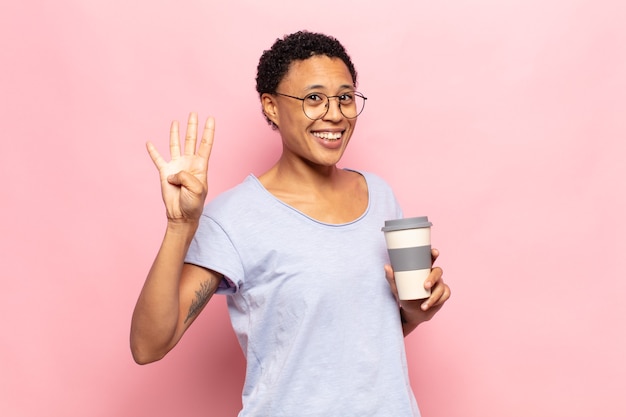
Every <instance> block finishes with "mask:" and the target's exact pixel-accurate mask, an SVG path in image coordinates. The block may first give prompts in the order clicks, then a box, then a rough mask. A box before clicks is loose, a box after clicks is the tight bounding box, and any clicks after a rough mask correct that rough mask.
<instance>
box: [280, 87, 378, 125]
mask: <svg viewBox="0 0 626 417" xmlns="http://www.w3.org/2000/svg"><path fill="white" fill-rule="evenodd" d="M274 94H277V95H279V96H284V97H289V98H294V99H296V100H300V101H301V102H302V111H304V115H305V116H306V117H308V118H309V119H311V120H319V119H321V118H322V117H324V116H326V113H328V109H329V108H330V99H331V98H336V99H337V104H338V105H339V111H340V112H341V114H343V116H344V117H345V118H347V119H355V118H356V117H357V116H358V115H359V114H361V112H362V111H363V109H364V108H365V100H367V97H365V96H364V95H363V94H361V93H359V92H356V91H351V92H348V93H343V94H339V95H338V96H327V95H326V94H323V93H311V94H307V95H306V96H304V97H295V96H290V95H289V94H283V93H276V92H275V93H274Z"/></svg>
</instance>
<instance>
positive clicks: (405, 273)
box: [382, 216, 432, 300]
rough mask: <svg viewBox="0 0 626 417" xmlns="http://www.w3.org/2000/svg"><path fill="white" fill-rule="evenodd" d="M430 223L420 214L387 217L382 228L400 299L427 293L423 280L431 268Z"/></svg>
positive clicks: (422, 295)
mask: <svg viewBox="0 0 626 417" xmlns="http://www.w3.org/2000/svg"><path fill="white" fill-rule="evenodd" d="M431 226H432V223H431V222H429V221H428V217H426V216H422V217H410V218H405V219H395V220H387V221H385V227H383V228H382V230H383V232H384V233H385V241H386V242H387V252H388V253H389V261H390V263H391V267H392V268H393V271H394V276H395V279H396V287H397V288H398V297H399V298H400V299H401V300H419V299H423V298H428V297H429V296H430V290H429V289H428V290H427V289H426V288H424V282H425V281H426V278H427V277H428V275H429V274H430V270H431V268H432V257H431V249H430V248H431V246H430V227H431Z"/></svg>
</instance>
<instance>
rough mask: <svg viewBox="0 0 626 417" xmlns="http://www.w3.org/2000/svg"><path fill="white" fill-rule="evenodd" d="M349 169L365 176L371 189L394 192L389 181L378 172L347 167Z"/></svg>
mask: <svg viewBox="0 0 626 417" xmlns="http://www.w3.org/2000/svg"><path fill="white" fill-rule="evenodd" d="M347 170H348V171H353V172H355V173H357V174H360V175H362V176H363V178H365V182H366V183H367V187H368V188H369V190H370V192H371V191H386V192H393V191H392V189H391V186H390V185H389V183H388V182H387V181H386V180H385V179H383V178H382V177H381V176H379V175H378V174H374V173H372V172H369V171H361V170H356V169H347Z"/></svg>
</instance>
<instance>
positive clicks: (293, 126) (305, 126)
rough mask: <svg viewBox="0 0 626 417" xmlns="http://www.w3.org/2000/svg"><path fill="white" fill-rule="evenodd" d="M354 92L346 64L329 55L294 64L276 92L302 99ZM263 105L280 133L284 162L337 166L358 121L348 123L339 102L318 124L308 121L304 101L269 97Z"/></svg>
mask: <svg viewBox="0 0 626 417" xmlns="http://www.w3.org/2000/svg"><path fill="white" fill-rule="evenodd" d="M351 91H354V85H353V80H352V76H351V75H350V71H349V70H348V67H347V66H346V64H344V63H343V61H342V60H341V59H339V58H329V57H327V56H325V55H318V56H313V57H311V58H308V59H306V60H303V61H294V62H293V63H292V64H291V66H290V67H289V71H288V72H287V74H286V75H285V77H284V78H283V79H282V81H281V82H280V84H278V88H277V89H276V92H277V93H281V94H288V95H290V96H294V97H301V98H303V97H304V96H306V95H308V94H311V93H323V94H325V95H326V96H337V95H340V94H342V93H346V92H351ZM263 105H264V109H265V111H266V113H269V114H268V116H269V117H270V119H272V121H273V122H274V123H275V124H276V125H277V126H278V129H279V131H280V135H281V138H282V141H283V155H282V158H283V159H285V158H288V159H293V160H304V161H305V162H306V163H308V164H311V163H312V164H314V165H320V166H334V165H335V164H337V162H339V160H340V159H341V156H342V155H343V153H344V151H345V149H346V147H347V146H348V142H349V141H350V137H351V136H352V132H353V130H354V127H355V126H356V119H347V118H346V117H345V116H344V115H343V114H342V113H341V111H340V109H339V104H338V100H337V99H336V98H331V99H330V103H329V108H328V112H327V113H326V114H325V115H324V116H323V117H322V118H321V119H318V120H311V119H310V118H308V117H307V116H306V115H305V114H304V111H303V110H302V101H300V100H296V99H294V98H290V97H285V96H281V95H278V94H266V95H264V98H263Z"/></svg>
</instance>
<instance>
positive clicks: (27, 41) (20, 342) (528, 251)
mask: <svg viewBox="0 0 626 417" xmlns="http://www.w3.org/2000/svg"><path fill="white" fill-rule="evenodd" d="M33 3H34V4H33ZM210 3H215V2H208V1H193V2H185V4H184V5H183V4H182V2H174V1H172V2H167V1H134V2H133V1H128V2H121V1H120V2H117V1H113V2H111V1H97V0H91V1H79V0H74V1H65V2H46V1H20V2H17V1H13V2H8V1H5V2H3V3H2V5H0V42H1V44H2V45H1V48H0V51H1V52H0V59H1V60H2V66H1V68H2V69H1V70H0V71H1V75H2V76H1V77H0V97H1V98H0V117H1V118H2V138H3V141H2V144H3V151H2V152H0V173H1V177H2V179H3V181H2V197H1V198H2V204H1V205H0V214H1V215H0V222H1V227H2V229H1V230H2V233H1V234H0V257H1V258H0V259H1V260H0V265H1V266H2V279H1V281H0V320H1V329H2V331H1V332H0V358H2V359H1V361H2V362H1V368H0V414H1V415H2V416H10V417H12V416H55V417H56V416H59V417H61V416H62V417H74V416H76V417H85V416H90V417H100V416H102V417H110V416H117V417H126V416H128V417H131V416H132V417H136V416H151V417H159V416H171V415H181V416H232V415H235V414H236V410H237V409H238V407H239V395H240V387H241V384H242V382H243V381H242V377H243V369H244V368H243V366H244V365H243V360H242V355H241V352H240V350H239V347H238V346H237V344H236V341H235V339H234V336H233V334H232V331H231V329H230V325H229V323H228V319H227V316H226V311H225V304H224V300H223V298H219V299H217V300H214V301H213V302H212V304H211V305H210V306H209V307H208V308H207V309H206V310H205V312H204V314H203V315H202V317H201V318H200V319H199V320H198V321H197V322H196V324H194V326H193V328H192V329H191V330H190V331H189V333H188V334H187V335H186V337H185V338H184V339H183V341H182V342H181V344H180V345H179V346H178V347H177V348H176V349H175V350H174V351H173V352H172V353H171V355H170V356H168V357H167V358H166V359H164V360H163V361H162V362H160V363H157V364H153V365H149V366H146V367H140V366H138V365H135V364H134V363H133V362H132V359H131V356H130V352H129V348H128V342H127V339H128V328H129V321H130V316H131V312H132V308H133V305H134V301H135V299H136V296H137V294H138V292H139V289H140V287H141V285H142V282H143V279H144V276H145V273H146V271H147V269H148V267H149V265H150V263H151V261H152V258H153V256H154V254H155V252H156V249H157V246H158V245H159V243H160V238H161V236H162V233H163V230H164V216H163V214H164V213H163V209H162V206H161V201H160V194H159V188H158V183H157V177H156V172H155V170H154V168H153V166H152V164H151V162H150V160H149V158H148V156H147V154H146V152H145V150H144V143H145V141H146V140H153V141H155V142H156V143H157V145H158V146H159V147H160V149H162V150H165V149H166V144H167V132H168V127H169V123H170V120H171V119H172V118H177V119H184V118H185V117H186V114H187V112H188V111H191V110H195V111H198V112H200V114H201V116H202V117H205V116H207V115H208V114H214V115H215V116H216V118H217V124H218V125H217V129H218V130H217V137H216V145H215V149H214V152H213V159H212V160H211V168H210V173H209V175H210V186H211V191H210V194H211V195H215V194H216V193H218V192H220V191H223V190H224V189H226V188H228V187H230V186H232V185H234V184H235V183H237V182H239V181H240V180H241V179H242V178H243V176H244V175H246V174H247V173H248V172H250V171H252V172H255V173H257V174H258V173H261V172H262V171H263V170H264V169H266V168H268V167H269V166H270V165H271V164H272V163H273V161H274V159H275V158H276V157H277V153H278V151H279V147H278V137H277V136H276V134H274V133H273V132H272V131H271V130H270V129H269V127H268V126H266V125H265V122H264V120H263V119H262V117H261V115H260V111H259V105H258V102H257V98H256V95H255V92H254V75H255V71H256V63H257V60H258V58H259V56H260V53H261V51H262V50H263V49H264V48H267V47H269V45H270V44H271V43H272V42H273V41H274V39H275V38H276V37H278V36H282V35H283V34H285V33H288V32H292V31H294V30H297V29H301V28H307V29H310V30H318V31H324V32H328V33H330V34H333V35H335V36H337V37H338V38H339V39H340V40H342V41H343V42H344V44H345V45H346V46H347V47H348V49H349V51H350V52H351V54H352V57H353V59H354V61H355V62H356V65H357V68H358V69H359V75H360V89H361V90H362V91H363V92H364V93H365V94H366V95H367V96H368V97H369V98H370V100H368V103H367V108H366V110H365V113H364V114H363V116H362V117H361V118H360V120H359V128H358V129H357V133H356V135H355V137H354V138H353V141H352V144H351V148H350V149H349V151H348V154H347V155H346V157H345V160H344V165H345V166H351V167H359V168H363V169H368V170H372V171H375V172H377V173H379V174H380V175H382V176H383V177H385V178H386V179H387V180H388V181H389V182H390V183H392V184H393V185H394V187H395V189H396V192H397V194H398V197H399V199H400V200H401V202H402V203H403V204H404V206H405V211H406V213H407V215H423V214H427V215H429V216H430V217H431V219H432V220H433V222H434V229H433V236H434V240H435V242H434V243H435V245H436V246H437V247H439V248H440V250H441V253H442V255H441V259H440V264H441V265H442V266H443V267H444V270H445V276H446V278H447V281H448V282H449V283H450V285H451V287H452V289H453V298H452V299H451V300H450V302H449V304H448V306H447V307H446V308H445V310H443V311H442V312H441V313H440V315H439V316H438V317H437V318H436V319H435V320H434V321H433V322H432V323H428V324H427V325H424V326H423V328H421V329H420V330H418V331H417V332H416V333H415V334H413V335H412V336H410V337H409V338H408V339H407V345H408V350H409V362H410V367H411V376H412V382H413V386H414V390H415V392H416V395H417V397H418V401H419V403H420V405H421V408H422V411H423V415H424V416H425V417H455V416H459V417H460V416H476V417H485V416H487V417H492V416H493V417H502V416H507V417H518V416H519V417H521V416H524V417H525V416H529V415H532V416H550V417H552V416H568V417H579V416H580V417H582V416H624V415H626V401H624V395H623V390H624V386H625V382H626V357H625V355H624V352H626V331H625V328H626V326H625V325H624V318H625V317H626V303H625V302H624V294H625V293H626V284H625V283H626V280H625V279H624V271H625V270H626V268H625V267H626V265H625V263H626V262H625V259H626V257H625V256H624V253H623V252H624V250H625V249H626V245H625V241H624V236H625V235H626V222H625V221H624V220H623V216H624V213H625V212H626V195H625V186H624V178H625V177H626V168H625V166H626V164H625V163H624V159H626V158H625V157H626V146H625V145H624V143H625V139H626V122H625V120H626V117H625V116H624V113H625V110H626V81H625V79H626V76H625V74H626V30H625V29H624V19H625V18H626V7H625V6H624V4H625V3H624V2H622V1H620V0H615V1H610V0H593V1H592V0H552V1H550V0H525V1H516V0H512V1H502V2H497V1H488V0H482V1H480V0H476V1H462V0H457V1H408V0H407V1H399V0H387V1H384V2H380V4H369V5H367V3H364V2H357V1H343V2H341V1H337V0H318V1H315V2H313V3H306V5H305V4H304V3H301V2H293V1H270V2H257V1H252V0H248V1H243V0H238V1H229V2H221V4H210ZM312 6H314V7H312Z"/></svg>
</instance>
